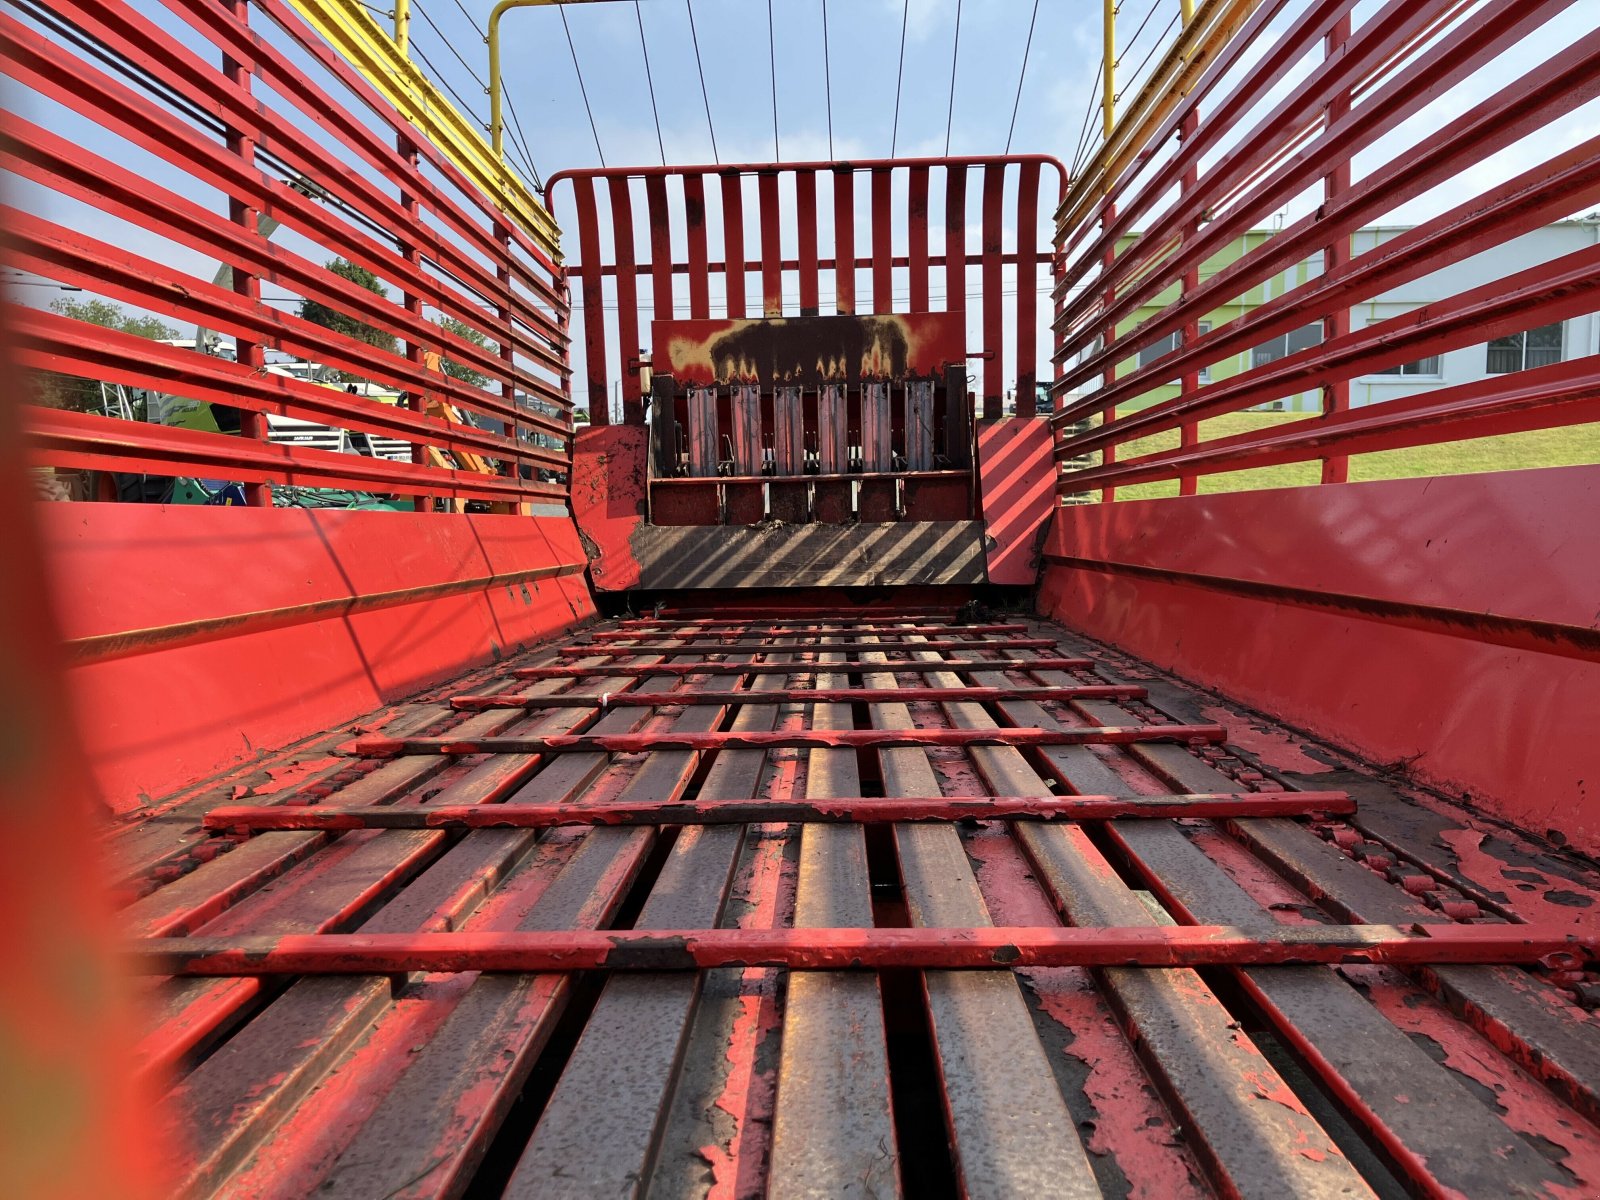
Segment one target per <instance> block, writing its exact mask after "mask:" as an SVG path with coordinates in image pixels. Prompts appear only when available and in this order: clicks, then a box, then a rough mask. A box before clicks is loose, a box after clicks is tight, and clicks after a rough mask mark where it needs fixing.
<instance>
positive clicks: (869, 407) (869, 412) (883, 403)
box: [861, 383, 894, 473]
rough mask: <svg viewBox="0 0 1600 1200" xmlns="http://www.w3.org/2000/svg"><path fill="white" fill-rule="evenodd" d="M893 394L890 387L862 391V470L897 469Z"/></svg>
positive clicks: (869, 386) (871, 386)
mask: <svg viewBox="0 0 1600 1200" xmlns="http://www.w3.org/2000/svg"><path fill="white" fill-rule="evenodd" d="M891 394H892V388H891V386H890V385H889V384H887V383H868V384H863V385H862V388H861V469H862V470H863V471H867V472H869V473H878V472H883V471H890V470H893V469H894V445H893V435H894V418H893V417H892V416H891V414H890V412H889V405H890V396H891Z"/></svg>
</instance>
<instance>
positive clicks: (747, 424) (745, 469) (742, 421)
mask: <svg viewBox="0 0 1600 1200" xmlns="http://www.w3.org/2000/svg"><path fill="white" fill-rule="evenodd" d="M729 404H730V408H731V410H732V413H733V473H734V474H735V475H760V474H761V473H762V471H763V470H764V469H765V466H766V459H765V456H764V453H763V447H762V439H761V389H760V388H756V387H735V388H734V389H733V390H732V392H731V394H730V396H729ZM758 519H759V518H758Z"/></svg>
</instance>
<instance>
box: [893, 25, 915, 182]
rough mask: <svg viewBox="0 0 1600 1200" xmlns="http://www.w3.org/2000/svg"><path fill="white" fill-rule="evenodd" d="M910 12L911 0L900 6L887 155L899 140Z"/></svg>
mask: <svg viewBox="0 0 1600 1200" xmlns="http://www.w3.org/2000/svg"><path fill="white" fill-rule="evenodd" d="M910 12H911V0H905V3H903V4H902V5H901V6H900V68H899V70H897V71H896V72H895V77H894V129H893V130H892V131H891V132H890V134H889V157H890V158H893V157H894V152H895V147H896V146H897V145H898V144H899V142H900V88H901V85H902V84H904V82H905V78H906V16H907V15H908V14H909V13H910Z"/></svg>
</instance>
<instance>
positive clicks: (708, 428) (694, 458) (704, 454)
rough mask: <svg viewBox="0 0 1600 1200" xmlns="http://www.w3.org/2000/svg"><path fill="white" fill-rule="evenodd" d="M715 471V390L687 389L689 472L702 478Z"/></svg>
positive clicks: (713, 473) (713, 474) (709, 476)
mask: <svg viewBox="0 0 1600 1200" xmlns="http://www.w3.org/2000/svg"><path fill="white" fill-rule="evenodd" d="M716 473H717V390H716V389H715V388H690V389H689V474H691V475H694V476H697V477H699V478H702V479H706V478H711V477H713V476H715V475H716Z"/></svg>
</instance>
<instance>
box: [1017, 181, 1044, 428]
mask: <svg viewBox="0 0 1600 1200" xmlns="http://www.w3.org/2000/svg"><path fill="white" fill-rule="evenodd" d="M1038 383H1039V164H1038V163H1036V162H1025V163H1023V164H1022V166H1021V168H1020V169H1019V170H1018V172H1017V416H1019V417H1031V416H1033V415H1034V414H1035V412H1036V411H1037V400H1038Z"/></svg>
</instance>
